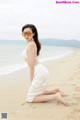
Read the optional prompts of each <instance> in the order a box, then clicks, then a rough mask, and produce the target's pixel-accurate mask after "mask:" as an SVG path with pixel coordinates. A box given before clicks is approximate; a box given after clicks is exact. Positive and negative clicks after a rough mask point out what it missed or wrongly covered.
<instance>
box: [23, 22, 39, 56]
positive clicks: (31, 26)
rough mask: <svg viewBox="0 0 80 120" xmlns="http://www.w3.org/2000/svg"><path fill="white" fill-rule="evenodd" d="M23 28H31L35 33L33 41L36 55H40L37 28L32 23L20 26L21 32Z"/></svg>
mask: <svg viewBox="0 0 80 120" xmlns="http://www.w3.org/2000/svg"><path fill="white" fill-rule="evenodd" d="M25 28H31V30H32V32H33V33H35V34H34V36H33V38H34V42H35V43H36V46H37V56H38V55H40V53H39V52H40V49H41V43H40V42H39V40H38V32H37V28H36V27H35V26H34V25H33V24H26V25H24V26H23V27H22V32H23V31H24V29H25Z"/></svg>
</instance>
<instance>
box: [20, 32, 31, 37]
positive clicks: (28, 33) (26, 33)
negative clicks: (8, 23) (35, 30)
mask: <svg viewBox="0 0 80 120" xmlns="http://www.w3.org/2000/svg"><path fill="white" fill-rule="evenodd" d="M22 35H23V36H24V37H25V36H26V35H27V36H31V35H32V32H23V33H22Z"/></svg>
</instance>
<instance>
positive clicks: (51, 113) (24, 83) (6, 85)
mask: <svg viewBox="0 0 80 120" xmlns="http://www.w3.org/2000/svg"><path fill="white" fill-rule="evenodd" d="M42 64H44V65H45V66H46V67H47V68H48V70H49V78H48V87H49V88H50V89H51V88H53V89H54V88H60V89H61V90H62V91H63V92H64V93H65V94H66V96H65V98H66V99H67V100H68V101H69V102H70V103H71V105H70V106H64V105H63V104H61V103H57V101H51V102H45V103H26V104H24V105H22V103H23V102H25V99H26V95H27V91H28V88H29V72H28V70H27V69H26V68H23V69H21V70H19V71H16V72H13V73H10V74H7V75H2V76H0V112H7V113H8V119H9V120H44V119H45V120H80V49H75V52H74V53H72V54H69V55H67V56H65V57H63V58H61V59H60V60H56V61H48V62H45V63H42Z"/></svg>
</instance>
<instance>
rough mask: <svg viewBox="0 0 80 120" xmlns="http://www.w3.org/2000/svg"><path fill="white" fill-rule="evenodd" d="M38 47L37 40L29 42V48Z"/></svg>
mask: <svg viewBox="0 0 80 120" xmlns="http://www.w3.org/2000/svg"><path fill="white" fill-rule="evenodd" d="M35 47H36V44H35V42H30V43H29V44H28V48H32V49H33V48H35Z"/></svg>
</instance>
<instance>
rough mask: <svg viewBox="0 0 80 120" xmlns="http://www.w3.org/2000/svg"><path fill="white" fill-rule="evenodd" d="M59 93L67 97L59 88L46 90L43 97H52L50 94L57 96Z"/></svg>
mask: <svg viewBox="0 0 80 120" xmlns="http://www.w3.org/2000/svg"><path fill="white" fill-rule="evenodd" d="M57 92H60V93H61V96H65V94H64V93H63V92H62V91H61V90H60V89H58V88H56V89H54V90H53V89H52V90H46V91H45V92H44V93H43V95H50V94H56V93H57Z"/></svg>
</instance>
